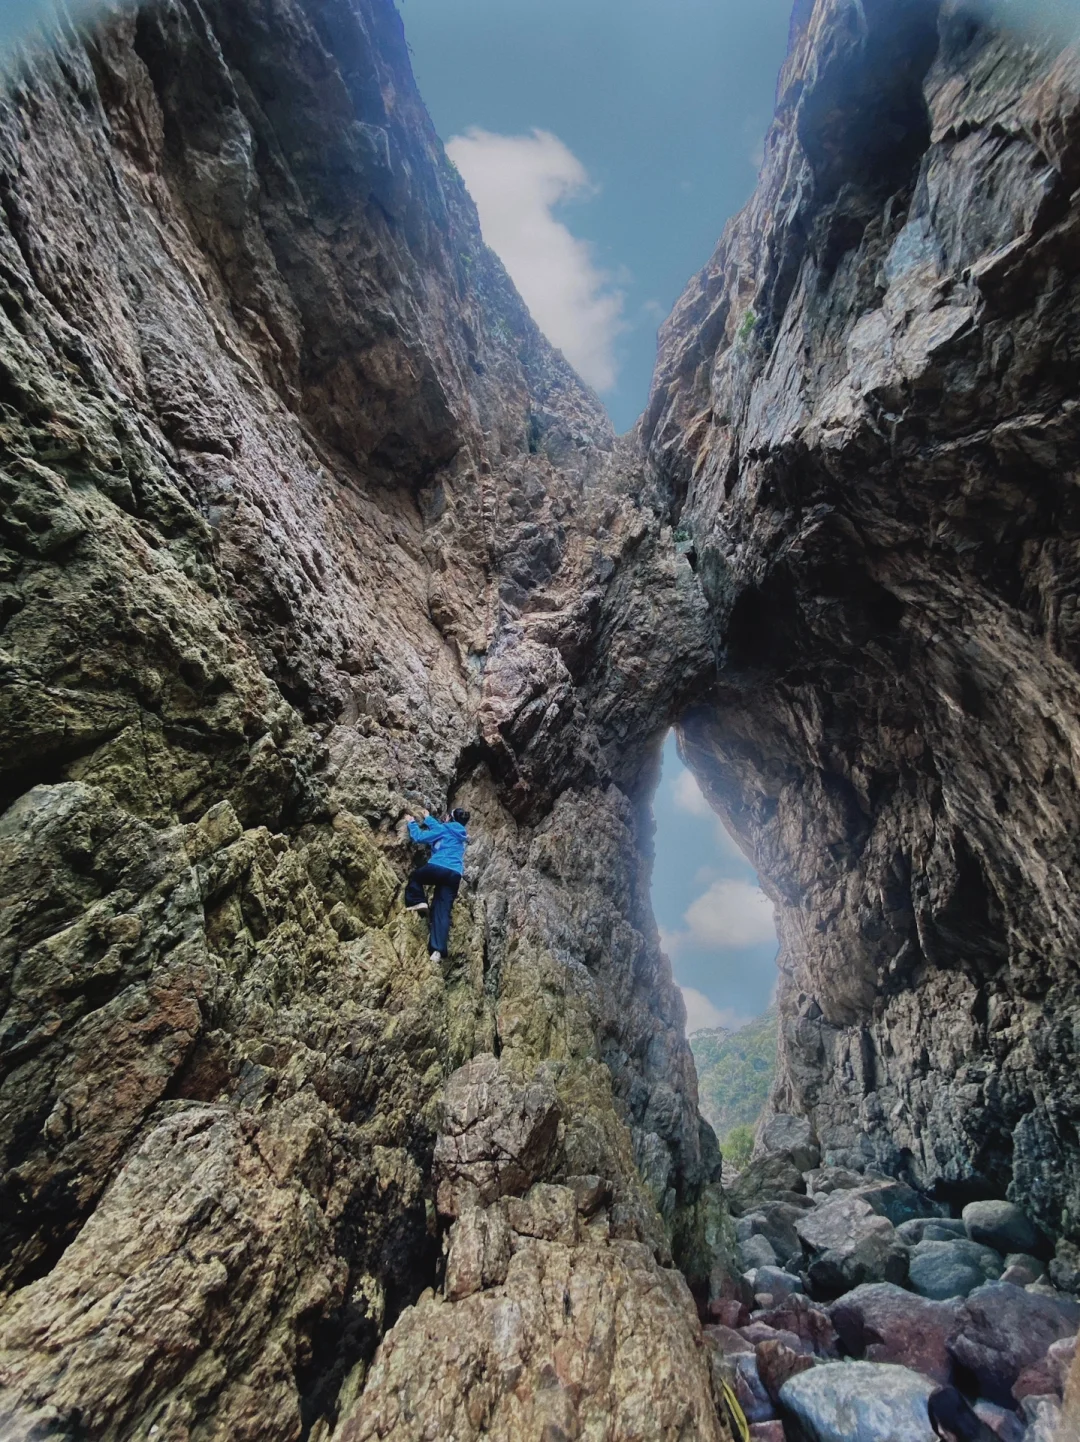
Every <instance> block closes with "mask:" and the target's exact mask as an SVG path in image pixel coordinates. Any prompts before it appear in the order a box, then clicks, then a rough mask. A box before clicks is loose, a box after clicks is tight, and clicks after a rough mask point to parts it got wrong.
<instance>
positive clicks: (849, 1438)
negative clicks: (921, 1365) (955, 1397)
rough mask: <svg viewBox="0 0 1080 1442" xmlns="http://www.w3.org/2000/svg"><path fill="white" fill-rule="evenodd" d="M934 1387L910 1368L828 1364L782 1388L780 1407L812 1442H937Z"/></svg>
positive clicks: (853, 1363)
mask: <svg viewBox="0 0 1080 1442" xmlns="http://www.w3.org/2000/svg"><path fill="white" fill-rule="evenodd" d="M933 1390H934V1384H933V1382H931V1381H930V1379H929V1378H927V1377H921V1376H920V1375H919V1374H918V1373H917V1372H912V1371H911V1370H910V1369H909V1368H907V1367H893V1366H887V1365H885V1364H882V1363H874V1362H826V1363H824V1364H823V1365H822V1366H818V1367H812V1368H810V1369H809V1370H808V1371H805V1372H800V1373H799V1375H798V1376H795V1377H792V1378H791V1379H790V1380H789V1381H787V1382H785V1383H784V1385H783V1387H781V1389H780V1406H781V1407H782V1409H783V1410H784V1411H785V1412H788V1413H790V1414H791V1416H792V1417H794V1418H795V1419H796V1420H797V1422H798V1424H799V1426H800V1427H801V1428H802V1430H803V1432H804V1433H805V1434H806V1436H807V1437H808V1438H810V1439H811V1442H936V1439H935V1436H934V1433H933V1432H932V1431H931V1430H930V1421H929V1417H928V1415H927V1411H926V1403H927V1400H928V1398H929V1396H930V1393H931V1392H932V1391H933Z"/></svg>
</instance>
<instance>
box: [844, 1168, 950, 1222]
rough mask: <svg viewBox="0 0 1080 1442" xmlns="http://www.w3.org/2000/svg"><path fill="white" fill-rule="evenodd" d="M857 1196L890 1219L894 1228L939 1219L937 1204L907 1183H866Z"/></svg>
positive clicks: (882, 1215) (886, 1181)
mask: <svg viewBox="0 0 1080 1442" xmlns="http://www.w3.org/2000/svg"><path fill="white" fill-rule="evenodd" d="M855 1195H856V1196H859V1197H864V1198H865V1199H866V1201H868V1202H869V1203H870V1205H871V1206H872V1207H873V1209H874V1211H875V1212H877V1214H878V1216H880V1217H888V1219H889V1221H890V1222H892V1224H893V1226H894V1227H900V1226H903V1224H904V1223H905V1222H910V1221H914V1220H923V1219H929V1218H933V1219H935V1220H937V1219H938V1218H937V1209H936V1204H935V1203H934V1202H932V1201H930V1199H929V1198H928V1197H925V1196H923V1194H922V1192H917V1191H916V1190H915V1188H914V1187H909V1186H908V1185H907V1183H906V1182H897V1181H893V1180H891V1179H887V1180H885V1181H880V1182H868V1183H864V1184H863V1185H862V1186H861V1187H859V1188H858V1189H857V1190H856V1193H855Z"/></svg>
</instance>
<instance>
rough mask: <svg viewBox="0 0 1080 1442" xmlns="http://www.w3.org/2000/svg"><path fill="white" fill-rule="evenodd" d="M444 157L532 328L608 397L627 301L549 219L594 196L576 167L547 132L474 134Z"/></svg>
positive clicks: (583, 248)
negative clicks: (563, 205) (565, 205)
mask: <svg viewBox="0 0 1080 1442" xmlns="http://www.w3.org/2000/svg"><path fill="white" fill-rule="evenodd" d="M446 151H447V154H448V155H449V156H450V159H451V160H452V161H453V162H454V164H455V165H456V166H457V168H458V170H460V171H461V174H462V177H463V178H464V180H465V184H466V185H467V186H468V188H469V192H470V194H471V195H472V198H473V200H475V201H476V208H477V210H478V211H479V212H480V225H481V227H482V229H483V232H484V239H485V240H486V241H487V243H488V245H490V246H491V248H492V250H494V251H495V253H496V254H497V255H498V256H499V258H500V260H501V261H502V263H503V264H504V265H505V266H506V268H507V270H508V271H509V272H510V276H511V278H512V280H513V282H514V284H515V285H516V286H517V288H518V290H519V291H520V292H521V294H522V297H523V299H524V301H525V304H526V305H527V306H528V307H529V309H530V311H531V312H532V314H533V318H534V319H535V321H536V323H537V325H538V326H539V327H540V329H541V330H542V331H543V332H544V334H545V335H546V336H547V338H548V339H549V340H550V341H551V342H552V344H554V345H556V346H558V347H559V349H560V350H561V351H562V352H563V354H564V355H565V356H566V358H567V360H568V361H569V362H570V364H571V365H572V366H573V367H574V368H575V370H577V371H578V372H579V374H580V375H581V376H582V377H583V378H584V379H585V380H586V381H588V382H589V384H590V385H592V386H595V387H596V389H597V390H600V391H606V390H610V389H611V388H612V387H613V386H614V384H615V379H616V365H615V337H616V336H617V335H618V334H619V332H620V331H621V330H622V329H623V321H622V308H623V297H622V295H621V294H620V293H619V292H618V291H613V290H612V289H611V288H610V278H609V277H608V276H607V275H605V273H604V272H603V271H602V270H600V269H599V268H598V266H597V265H596V263H595V261H594V259H593V256H592V251H591V249H590V247H589V245H588V244H587V243H586V242H585V241H583V240H579V239H578V238H577V237H576V236H574V235H572V234H571V233H570V231H569V230H568V229H567V228H566V226H565V225H563V223H562V222H561V221H559V220H556V219H555V216H554V214H553V211H554V207H555V206H556V205H558V204H559V203H560V202H561V201H565V200H569V199H571V198H572V197H575V196H584V195H588V194H589V193H590V190H591V186H590V184H589V176H588V172H587V171H586V169H585V167H584V166H583V165H582V163H581V161H580V160H578V158H577V156H576V155H575V154H574V153H573V151H571V150H570V149H569V148H568V147H567V146H565V145H564V144H563V142H562V141H561V140H559V139H558V137H557V136H555V135H552V134H551V133H550V132H549V131H546V130H534V131H533V132H532V134H531V135H494V134H492V133H491V131H488V130H480V129H477V128H476V127H473V128H472V129H471V130H468V131H466V133H465V134H464V135H455V136H454V137H453V139H452V140H450V142H449V143H448V144H447V147H446Z"/></svg>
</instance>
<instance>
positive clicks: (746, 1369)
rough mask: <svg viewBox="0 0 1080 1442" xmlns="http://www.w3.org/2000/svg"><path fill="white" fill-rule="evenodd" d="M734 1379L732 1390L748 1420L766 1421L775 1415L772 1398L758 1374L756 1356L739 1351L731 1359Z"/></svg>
mask: <svg viewBox="0 0 1080 1442" xmlns="http://www.w3.org/2000/svg"><path fill="white" fill-rule="evenodd" d="M732 1360H733V1362H734V1372H735V1379H734V1383H733V1385H732V1390H733V1391H734V1393H735V1399H736V1401H737V1402H738V1404H739V1406H740V1407H741V1408H742V1410H743V1416H744V1417H745V1418H746V1420H747V1421H748V1422H768V1421H770V1419H772V1418H773V1417H775V1416H776V1409H775V1408H774V1406H773V1402H772V1398H771V1397H770V1396H769V1394H768V1392H766V1390H765V1386H764V1384H763V1382H762V1380H761V1377H760V1376H759V1375H758V1369H757V1357H756V1355H755V1354H754V1353H753V1352H750V1353H747V1352H740V1353H739V1354H738V1355H737V1356H735V1357H734V1358H733V1359H732Z"/></svg>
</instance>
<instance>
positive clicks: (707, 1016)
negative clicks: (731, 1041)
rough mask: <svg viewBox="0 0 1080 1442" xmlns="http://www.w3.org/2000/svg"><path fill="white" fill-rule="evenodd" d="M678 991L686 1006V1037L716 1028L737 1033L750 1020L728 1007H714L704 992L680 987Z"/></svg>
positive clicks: (689, 987)
mask: <svg viewBox="0 0 1080 1442" xmlns="http://www.w3.org/2000/svg"><path fill="white" fill-rule="evenodd" d="M679 990H680V991H681V992H682V998H683V1002H684V1004H685V1006H686V1034H687V1036H690V1035H692V1034H693V1033H694V1032H695V1031H704V1030H705V1028H706V1027H716V1026H722V1027H724V1028H725V1030H727V1031H738V1030H739V1028H740V1027H742V1026H745V1025H746V1023H747V1022H748V1021H751V1020H752V1018H751V1017H748V1016H740V1015H739V1013H738V1012H737V1011H733V1010H732V1009H731V1008H730V1007H719V1006H716V1005H715V1004H714V1003H713V1002H711V1001H710V1000H709V998H708V997H707V996H706V995H705V993H704V992H701V991H695V989H694V988H693V987H692V986H680V987H679Z"/></svg>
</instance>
